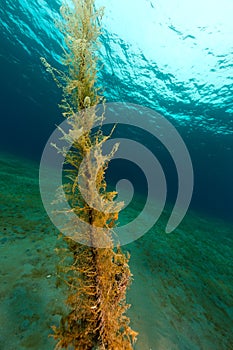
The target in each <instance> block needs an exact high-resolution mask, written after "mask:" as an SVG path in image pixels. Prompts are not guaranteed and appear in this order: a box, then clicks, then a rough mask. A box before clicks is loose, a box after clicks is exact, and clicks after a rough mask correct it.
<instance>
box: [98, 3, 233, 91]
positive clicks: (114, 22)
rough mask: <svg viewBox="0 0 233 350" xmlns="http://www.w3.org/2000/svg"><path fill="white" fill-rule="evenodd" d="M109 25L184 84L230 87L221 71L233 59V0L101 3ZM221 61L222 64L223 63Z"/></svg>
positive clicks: (134, 47) (225, 72)
mask: <svg viewBox="0 0 233 350" xmlns="http://www.w3.org/2000/svg"><path fill="white" fill-rule="evenodd" d="M97 5H102V6H105V8H106V9H105V17H104V20H103V22H104V26H105V27H106V28H108V30H111V31H112V32H113V33H115V34H117V35H118V36H119V37H120V38H121V39H123V40H124V41H126V42H127V43H129V44H130V45H131V47H132V48H133V49H134V50H138V49H140V50H141V51H142V53H143V54H144V55H145V56H146V58H147V59H148V60H152V61H154V62H156V64H157V65H158V66H159V67H160V69H165V70H166V71H169V72H170V73H171V74H173V75H174V76H175V77H176V79H178V80H180V81H184V80H187V79H190V78H195V79H198V81H200V82H203V83H205V82H206V81H208V83H209V84H214V85H215V86H216V87H217V88H219V87H220V86H221V85H223V79H226V81H225V84H227V83H231V82H232V81H231V80H228V78H229V75H230V72H229V67H228V69H224V72H223V71H221V72H216V69H217V67H218V66H219V63H220V64H221V66H220V68H225V67H226V66H228V64H229V62H232V60H233V42H232V33H233V21H232V13H233V1H232V0H222V1H210V0H205V1H203V0H196V1H186V0H175V1H174V0H173V1H171V0H158V1H155V0H153V1H146V0H137V1H135V0H127V1H125V0H118V1H106V0H98V1H97ZM221 61H222V62H221Z"/></svg>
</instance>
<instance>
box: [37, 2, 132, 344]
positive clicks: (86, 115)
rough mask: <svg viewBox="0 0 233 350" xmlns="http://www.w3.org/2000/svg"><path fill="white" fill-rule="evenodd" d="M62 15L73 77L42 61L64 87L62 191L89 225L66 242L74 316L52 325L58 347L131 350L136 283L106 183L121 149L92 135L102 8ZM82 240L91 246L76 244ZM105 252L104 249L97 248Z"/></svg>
mask: <svg viewBox="0 0 233 350" xmlns="http://www.w3.org/2000/svg"><path fill="white" fill-rule="evenodd" d="M61 14H62V17H63V19H64V21H63V22H62V23H60V24H59V28H60V29H61V31H62V32H63V34H64V37H65V42H66V47H67V49H66V50H65V54H64V65H65V66H66V68H67V72H68V73H67V74H65V73H63V72H60V71H57V70H56V69H54V68H53V67H51V66H50V65H49V64H48V63H47V61H46V60H45V59H42V62H43V64H44V65H45V67H46V69H47V70H48V71H49V72H50V73H51V74H52V75H53V77H54V79H55V81H56V83H57V84H58V86H59V87H61V88H62V89H63V99H62V103H61V107H62V108H63V115H64V117H65V118H67V121H68V123H69V124H70V130H69V132H68V133H65V132H63V138H64V139H65V140H66V141H67V144H68V147H67V150H68V152H67V150H64V149H63V150H58V151H59V152H64V154H65V155H66V163H67V164H68V169H67V170H66V177H67V179H68V181H67V182H66V183H65V184H64V185H63V191H64V192H65V194H66V198H67V199H68V200H69V203H70V205H71V207H72V209H71V210H72V211H73V212H74V213H75V214H76V215H77V216H78V217H79V218H81V220H82V221H83V222H85V223H88V224H89V225H88V230H85V232H83V229H82V228H81V227H79V226H78V225H77V227H76V231H77V232H76V234H75V235H76V236H75V237H73V236H71V237H65V238H64V239H65V241H66V242H67V251H68V252H69V254H70V255H71V258H72V263H71V264H69V265H68V266H63V267H62V268H61V270H62V271H63V273H64V274H65V282H66V284H67V285H68V286H69V295H68V298H67V300H66V304H67V306H68V308H69V312H68V314H67V315H66V316H64V317H62V319H61V323H60V326H59V327H55V326H54V327H53V330H54V335H53V336H54V338H55V339H56V340H57V346H56V349H61V348H74V349H108V350H118V349H119V350H123V349H132V347H133V343H134V342H135V340H136V336H137V332H135V331H133V330H132V329H131V328H130V326H129V321H130V320H129V318H128V317H127V316H126V315H125V312H126V310H127V309H128V307H129V305H127V303H126V291H127V288H128V286H129V284H130V282H131V279H132V275H131V273H130V269H129V266H128V261H129V255H125V254H123V252H122V251H121V249H120V247H117V248H114V246H113V240H112V235H113V228H114V225H115V224H116V221H117V219H118V213H119V211H120V208H121V203H118V204H116V203H115V202H114V198H115V196H116V194H117V193H116V192H107V188H106V182H105V171H106V169H107V166H108V162H109V160H110V159H111V157H112V155H113V154H114V152H115V151H116V150H117V147H118V145H117V144H116V145H115V147H114V148H113V150H112V152H111V153H110V154H109V155H103V153H102V146H103V143H104V142H105V141H106V140H107V139H108V138H109V137H110V135H108V136H105V135H104V134H103V132H102V131H101V130H98V131H97V132H95V133H93V132H91V131H90V130H91V129H92V127H93V125H94V123H95V121H96V118H104V112H103V114H102V115H101V116H98V117H97V113H96V110H97V105H98V104H99V103H100V102H101V103H102V104H103V105H104V100H103V99H102V98H101V97H100V96H99V89H98V88H97V87H96V82H97V72H98V68H97V61H98V59H97V56H96V52H97V49H98V45H99V44H98V37H99V35H100V26H99V22H100V20H101V18H102V15H103V9H99V10H96V9H95V7H94V0H72V6H68V5H64V6H62V8H61ZM83 160H85V162H83ZM57 200H60V198H59V197H58V199H57ZM97 207H98V208H97ZM96 208H97V209H96ZM67 225H68V226H67V227H66V229H67V230H68V232H69V225H76V222H75V221H71V222H69V224H67ZM103 229H105V230H104V231H103ZM103 232H104V233H103ZM80 240H81V241H85V242H86V243H87V244H86V245H83V244H80V243H77V242H80ZM103 246H104V247H106V248H99V247H103ZM63 265H64V264H63Z"/></svg>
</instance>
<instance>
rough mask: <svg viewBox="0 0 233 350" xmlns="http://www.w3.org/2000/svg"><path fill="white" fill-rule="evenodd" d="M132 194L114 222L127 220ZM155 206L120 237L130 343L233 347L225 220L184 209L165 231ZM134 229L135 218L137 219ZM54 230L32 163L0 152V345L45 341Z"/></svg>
mask: <svg viewBox="0 0 233 350" xmlns="http://www.w3.org/2000/svg"><path fill="white" fill-rule="evenodd" d="M139 207H140V205H138V203H135V204H133V205H132V206H131V207H130V208H128V210H126V211H125V214H122V215H121V222H122V223H124V221H125V222H126V221H128V220H132V219H133V218H134V217H135V215H136V213H137V211H138V208H139ZM167 219H168V213H167V212H166V211H165V212H164V214H163V215H162V217H161V219H160V220H159V221H158V222H157V223H156V225H155V226H154V227H153V228H152V229H151V230H150V231H149V232H148V233H147V234H146V235H144V236H143V237H141V238H140V239H138V240H137V241H135V242H133V243H131V244H128V245H127V246H125V247H124V249H125V250H128V251H129V252H130V254H131V259H130V268H131V270H132V273H133V275H134V280H133V283H132V285H131V287H130V290H129V292H128V298H127V300H128V302H129V303H130V304H131V308H130V310H129V311H128V315H129V316H130V318H131V326H132V328H133V329H135V330H137V331H138V332H139V337H138V341H137V344H136V345H135V349H136V350H150V349H151V350H173V349H174V350H199V349H203V350H231V349H233V332H232V330H233V226H232V225H231V224H228V223H224V222H222V221H220V220H217V219H213V218H209V217H206V216H204V215H202V214H200V213H198V214H197V213H193V212H191V211H190V212H189V213H188V215H186V217H185V219H184V220H183V222H182V224H181V225H180V226H179V228H177V229H176V230H175V231H174V232H172V233H170V234H166V233H165V232H164V228H165V225H166V222H167ZM139 229H140V228H139ZM57 237H58V231H57V229H56V228H55V227H54V226H53V224H52V223H51V221H50V220H49V218H48V216H47V214H46V212H45V210H44V208H43V205H42V202H41V199H40V194H39V186H38V164H36V163H33V162H31V161H29V160H26V159H21V158H18V157H15V156H13V155H9V154H0V271H1V273H0V278H1V281H0V301H1V302H0V349H1V350H16V349H17V350H21V349H22V350H23V349H38V350H50V349H53V348H54V346H55V341H54V340H53V338H52V337H49V334H51V333H52V331H51V326H52V325H57V324H58V323H59V319H60V315H61V313H62V311H63V310H64V300H65V298H66V295H65V290H64V288H63V287H57V277H56V266H57V264H58V261H59V259H58V257H57V255H56V253H55V251H54V249H55V248H56V246H57V244H58V243H57V242H58V240H57Z"/></svg>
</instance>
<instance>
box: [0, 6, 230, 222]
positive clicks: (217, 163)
mask: <svg viewBox="0 0 233 350" xmlns="http://www.w3.org/2000/svg"><path fill="white" fill-rule="evenodd" d="M58 13H59V1H51V2H49V5H48V4H47V3H46V2H45V1H42V0H41V1H39V0H38V1H23V0H21V1H20V0H15V1H14V2H12V1H4V2H3V1H2V2H1V4H0V18H1V22H0V31H1V36H0V76H1V94H0V104H1V138H0V147H1V149H2V150H3V151H10V152H12V153H14V154H18V155H21V156H22V155H23V156H26V157H28V158H32V159H36V160H38V161H39V159H40V156H41V153H42V151H43V147H44V145H45V143H46V142H47V139H48V137H49V135H50V133H51V132H52V131H53V130H54V127H55V124H59V123H60V122H61V121H62V120H63V117H62V116H61V111H60V110H59V108H58V103H59V102H60V98H61V92H60V91H59V90H58V88H57V87H56V85H55V83H54V82H53V80H52V78H51V77H50V76H49V75H48V74H47V73H46V72H45V70H44V67H43V66H42V64H41V62H40V56H44V57H46V58H47V59H48V60H49V62H50V63H51V64H52V65H55V66H57V67H59V66H60V65H59V57H60V55H61V52H62V50H61V47H60V44H61V43H62V38H61V35H60V33H59V32H58V30H57V29H56V27H55V25H54V23H53V20H52V19H53V18H56V17H58V16H59V15H58ZM132 15H133V14H132ZM101 41H102V43H103V48H102V50H101V53H100V55H101V57H102V60H103V63H104V64H105V66H104V68H103V69H102V71H101V73H100V85H102V86H104V87H105V96H106V98H107V101H109V102H110V101H127V102H132V103H137V104H142V105H145V106H147V107H150V108H154V109H156V110H157V111H158V112H160V113H162V114H164V115H166V117H167V118H168V119H169V120H170V121H171V122H172V123H173V125H174V126H176V128H177V130H178V131H179V132H180V134H181V136H182V137H183V139H184V141H185V143H186V145H187V147H188V149H189V152H190V155H191V158H192V161H193V167H194V175H195V188H194V195H193V200H192V203H191V207H192V208H194V209H199V210H202V211H203V212H206V213H208V214H210V215H212V216H217V217H219V218H223V219H227V220H232V221H233V204H232V196H233V127H232V124H233V123H232V120H233V118H232V115H231V112H230V111H231V110H232V108H233V101H232V94H231V91H232V90H231V89H232V85H231V86H229V85H228V86H227V100H226V99H225V98H224V95H222V96H223V98H222V103H218V105H217V106H216V105H212V104H211V103H210V102H208V95H207V96H206V102H205V103H203V102H202V103H201V102H200V104H199V103H197V101H192V91H191V90H190V91H187V90H185V84H182V82H181V83H180V84H177V82H176V81H174V80H173V79H172V77H171V76H169V74H168V73H164V72H162V71H160V70H159V67H158V66H157V64H156V62H151V61H150V60H147V59H146V57H144V56H143V53H141V55H140V57H139V56H138V54H137V55H136V54H135V56H133V52H130V48H129V46H127V43H125V42H124V41H123V40H121V39H120V38H118V37H117V36H116V34H112V33H111V31H110V29H109V31H108V28H104V30H103V35H102V37H101ZM116 46H117V47H118V50H121V51H122V52H124V53H125V55H126V62H128V64H129V65H131V68H132V71H133V70H134V69H135V70H134V74H133V75H132V74H131V73H130V72H128V74H127V65H126V64H123V63H122V62H119V61H117V59H118V58H119V57H118V56H117V55H116V54H115V53H116V52H117V49H116ZM114 50H115V51H114ZM129 53H130V54H131V57H129V56H127V55H129ZM171 55H172V49H171ZM132 57H133V61H134V62H137V60H138V61H139V60H140V62H142V61H143V62H144V66H143V67H142V66H141V70H140V65H138V67H137V64H136V63H135V66H133V65H132V63H131V60H132ZM119 60H120V58H119ZM127 60H128V61H127ZM121 66H122V69H120V68H119V67H121ZM229 68H231V67H228V69H229ZM136 69H137V71H136ZM145 69H147V71H148V72H152V73H153V74H152V73H151V74H152V75H150V73H149V75H148V76H147V78H148V83H147V84H144V85H143V84H140V83H139V80H138V79H139V78H138V76H139V75H140V74H143V72H145ZM219 69H220V68H219ZM229 72H230V73H232V69H231V70H229ZM136 73H137V74H136ZM150 76H151V77H152V76H153V79H154V77H156V79H157V80H158V81H161V82H164V84H165V83H167V84H169V91H170V96H171V95H172V94H174V96H176V95H177V93H179V95H180V96H182V94H183V96H184V99H183V101H182V98H179V100H176V99H175V98H174V99H173V101H172V100H171V98H170V96H168V97H166V94H163V93H162V92H161V91H158V90H156V89H155V90H153V84H154V83H155V82H154V80H153V79H152V78H151V81H150ZM224 85H225V82H224V78H223V82H222V87H223V86H224ZM222 87H221V88H219V91H216V90H215V91H214V93H215V94H217V95H219V96H221V94H222ZM211 93H213V92H212V91H210V92H209V94H210V95H209V100H210V101H211ZM188 94H190V96H189V102H188V103H187V95H188ZM226 101H227V102H226ZM176 116H177V117H176ZM138 136H139V137H141V140H142V143H144V142H145V140H143V137H144V136H145V135H143V134H142V135H138ZM124 137H127V133H126V134H124ZM128 137H132V135H130V134H129V135H128ZM147 143H149V147H150V148H151V149H152V150H153V151H155V153H156V156H157V157H158V159H159V160H160V162H161V164H162V165H163V169H164V172H165V174H166V176H167V181H168V190H169V191H168V194H169V198H170V200H174V198H175V194H176V191H177V176H176V171H175V167H174V164H173V163H172V160H171V159H170V157H169V155H168V154H167V153H166V150H165V149H163V148H161V149H160V148H159V147H157V146H156V143H155V142H154V140H151V141H150V139H147ZM112 169H113V170H114V172H115V175H114V176H113V178H114V180H116V179H117V178H120V177H122V176H123V177H127V176H128V177H130V176H131V175H130V167H127V166H125V164H119V163H118V164H115V166H114V164H112ZM119 169H121V170H120V171H119ZM122 169H125V174H123V171H122ZM133 169H134V168H133ZM133 171H134V174H135V169H134V170H133ZM127 174H128V175H127ZM141 175H142V174H139V177H138V179H136V180H135V184H136V188H137V189H138V190H139V191H142V185H141V184H142V183H143V182H142V178H141ZM109 176H110V175H109ZM110 177H111V176H110ZM144 188H145V187H144ZM144 188H143V190H144Z"/></svg>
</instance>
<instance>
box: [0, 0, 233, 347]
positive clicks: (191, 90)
mask: <svg viewBox="0 0 233 350" xmlns="http://www.w3.org/2000/svg"><path fill="white" fill-rule="evenodd" d="M60 4H61V2H60V1H58V0H56V1H55V0H51V1H50V2H48V1H45V0H36V1H32V0H28V1H25V0H15V1H9V0H5V1H3V2H2V3H1V5H0V18H1V21H0V30H1V38H0V73H1V94H0V103H1V130H2V133H1V138H0V148H1V151H2V153H1V159H0V189H1V190H0V196H1V197H0V198H1V202H0V218H1V221H0V225H1V226H0V249H1V253H0V259H1V263H0V266H1V285H0V297H1V312H0V315H1V316H0V344H1V345H0V348H1V349H3V350H11V349H12V350H13V349H46V350H47V349H52V348H53V347H54V343H53V340H52V339H51V338H48V334H49V333H50V326H51V325H53V324H55V323H57V322H58V320H59V315H60V313H61V311H62V306H61V305H62V303H63V299H64V290H63V289H62V288H56V277H55V270H56V264H57V258H56V256H55V254H54V248H55V246H56V244H57V238H56V237H57V233H58V232H57V231H56V229H55V228H54V227H53V224H52V223H51V222H50V221H49V219H48V217H47V214H46V212H45V210H44V208H43V206H42V203H41V199H40V195H39V188H38V163H39V160H40V157H41V154H42V151H43V149H44V145H45V144H46V142H47V140H48V138H49V136H50V134H51V133H52V132H53V130H54V128H55V124H56V125H57V124H59V123H60V122H61V121H62V120H63V119H62V116H61V111H60V110H59V108H58V103H59V102H60V98H61V93H60V91H58V89H57V87H56V86H55V84H54V82H53V81H52V79H51V77H50V76H49V75H48V74H47V73H46V72H45V70H44V67H42V65H41V62H40V57H41V56H43V57H46V58H47V60H48V61H49V62H50V63H51V64H52V65H54V66H56V67H58V68H61V63H60V60H61V54H62V48H61V47H62V45H63V39H62V37H61V34H60V33H59V31H58V30H57V28H56V26H55V25H54V19H59V18H60V17H59V16H60V15H59V7H60ZM97 5H104V6H105V7H106V9H105V17H104V18H103V30H102V31H103V34H102V36H101V42H102V49H101V50H100V52H99V56H100V57H101V60H102V62H103V63H104V66H103V68H102V69H101V70H100V73H99V84H100V86H104V88H105V96H106V99H107V101H108V102H130V103H135V104H138V105H142V106H146V107H149V108H151V109H153V110H156V111H157V112H159V113H161V114H162V115H163V116H165V117H166V118H167V120H169V121H170V122H171V123H172V124H173V125H174V126H175V127H176V129H177V131H178V132H179V133H180V135H181V136H182V138H183V140H184V141H185V144H186V146H187V148H188V150H189V152H190V156H191V159H192V163H193V168H194V193H193V198H192V201H191V204H190V209H189V211H188V213H187V216H186V217H185V219H184V221H183V222H182V223H181V225H180V226H179V227H178V228H177V229H176V231H174V232H173V233H172V234H169V235H167V234H165V232H164V230H165V226H166V222H167V221H168V217H169V213H170V211H171V207H172V205H173V204H174V200H175V198H176V195H177V187H178V186H177V174H176V168H175V165H174V163H173V161H172V159H171V157H170V155H169V154H168V152H167V150H166V149H165V148H164V147H162V146H161V145H160V144H159V143H158V142H157V141H155V140H154V139H153V138H150V137H149V136H148V135H147V134H145V133H143V132H142V131H140V130H138V129H128V128H125V127H124V126H123V127H122V128H120V127H119V130H118V133H119V135H118V136H122V137H124V138H129V139H135V140H139V141H140V142H141V143H142V144H143V145H146V147H148V148H149V149H150V150H151V151H152V152H153V154H155V155H156V157H157V158H158V159H159V161H160V163H161V165H162V168H163V170H164V173H165V175H166V180H167V185H168V198H167V200H168V201H167V206H166V207H165V210H164V212H163V215H162V217H161V218H160V221H158V223H157V224H156V225H155V226H154V227H153V228H152V229H151V230H150V231H149V232H148V233H147V234H146V235H145V236H143V237H142V238H140V239H139V240H138V241H136V242H134V243H132V244H130V245H128V246H126V249H128V250H130V252H131V265H130V266H131V269H132V271H133V273H134V282H133V285H132V287H131V290H130V292H129V295H128V298H129V302H130V303H131V304H132V308H131V309H130V317H131V319H132V325H133V327H134V328H135V329H136V330H138V331H139V333H140V337H139V340H138V343H137V345H136V349H138V350H149V349H153V350H157V349H158V350H161V349H162V350H163V349H166V350H170V349H171V350H172V349H179V350H180V349H181V350H183V349H188V350H196V349H203V350H206V349H207V350H215V349H216V350H220V349H221V350H222V349H224V350H225V349H226V350H231V349H232V348H233V336H232V329H233V309H232V307H233V300H232V295H233V285H232V280H233V276H232V271H233V269H232V261H233V227H232V225H233V201H232V198H233V181H232V179H233V102H232V92H233V81H232V76H233V74H232V73H233V70H232V59H233V46H232V32H233V24H232V18H231V16H230V14H231V13H232V10H233V8H232V6H233V5H232V1H230V0H223V1H222V2H221V3H219V2H210V1H205V3H203V2H201V1H195V2H191V1H190V2H185V1H171V0H163V1H160V0H159V1H154V0H151V1H147V0H137V1H136V2H135V1H133V0H129V1H127V2H125V1H123V0H119V1H117V2H114V1H108V2H107V1H104V0H98V2H97ZM152 122H153V120H152ZM152 125H153V124H152ZM110 170H111V171H112V173H111V172H110V173H109V174H107V177H108V180H109V181H110V182H112V183H115V182H116V181H117V180H118V179H120V178H128V179H131V180H133V183H134V185H135V191H136V192H137V196H136V197H135V198H134V202H133V203H132V204H131V206H130V207H129V208H128V209H127V210H125V211H124V212H122V214H121V216H120V220H121V223H124V222H127V221H129V220H132V219H133V218H135V217H136V216H137V214H138V213H139V211H140V210H141V208H142V207H143V203H144V201H145V195H146V189H147V188H146V181H145V178H144V177H143V173H141V172H140V171H138V169H136V168H135V167H134V166H132V164H130V163H129V164H127V163H126V162H125V161H120V162H118V163H115V165H114V163H112V164H111V166H110ZM136 174H137V176H136Z"/></svg>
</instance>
